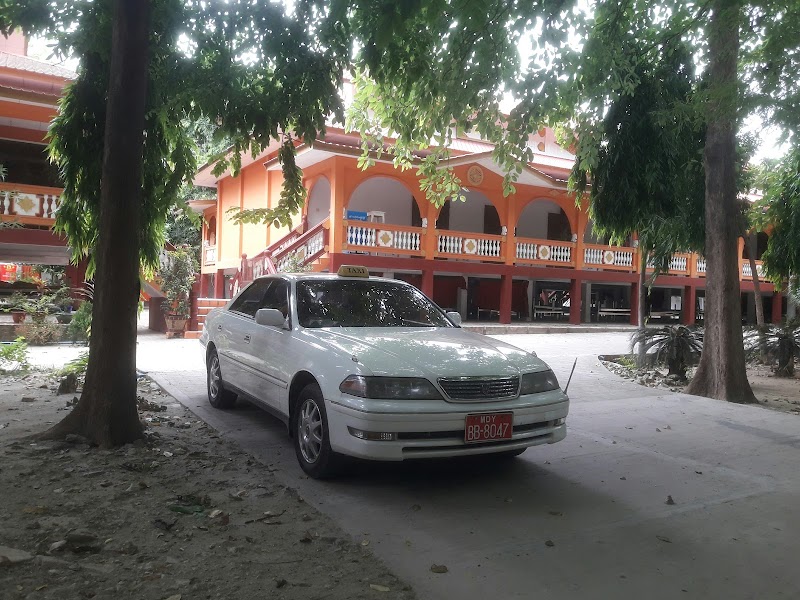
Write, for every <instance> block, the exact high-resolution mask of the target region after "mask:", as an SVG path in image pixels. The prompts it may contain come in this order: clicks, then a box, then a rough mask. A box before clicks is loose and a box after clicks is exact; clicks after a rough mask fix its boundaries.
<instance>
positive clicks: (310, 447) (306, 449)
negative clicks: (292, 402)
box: [297, 398, 324, 464]
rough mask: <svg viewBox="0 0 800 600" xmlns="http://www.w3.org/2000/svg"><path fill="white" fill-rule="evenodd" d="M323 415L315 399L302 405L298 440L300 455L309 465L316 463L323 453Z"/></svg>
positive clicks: (307, 400)
mask: <svg viewBox="0 0 800 600" xmlns="http://www.w3.org/2000/svg"><path fill="white" fill-rule="evenodd" d="M323 436H324V431H323V428H322V415H321V414H320V412H319V406H317V403H316V402H315V401H314V399H313V398H307V399H306V400H303V403H302V404H301V405H300V415H299V417H298V419H297V438H298V443H299V444H300V453H301V454H302V455H303V459H305V461H306V462H308V463H312V464H313V463H315V462H317V460H318V459H319V455H320V452H321V451H322V439H323Z"/></svg>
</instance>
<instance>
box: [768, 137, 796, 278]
mask: <svg viewBox="0 0 800 600" xmlns="http://www.w3.org/2000/svg"><path fill="white" fill-rule="evenodd" d="M771 182H772V184H773V185H772V186H771V187H769V188H768V189H767V190H766V195H765V197H764V199H763V201H762V202H760V203H759V205H758V209H759V212H761V214H762V215H763V220H764V221H767V222H769V223H770V224H772V226H773V228H772V231H771V233H770V236H769V242H768V243H767V249H766V251H765V252H764V254H763V255H762V256H761V260H762V263H763V266H764V271H765V272H766V274H767V277H769V278H770V279H771V280H772V281H773V282H774V283H775V284H776V285H778V286H779V287H780V286H782V285H783V283H784V281H785V280H786V279H788V278H789V277H791V276H796V275H797V274H798V273H800V148H795V149H794V150H793V151H792V152H791V153H790V154H789V155H788V156H787V157H786V158H785V159H784V161H783V162H782V163H781V165H780V166H779V167H778V169H777V170H776V172H775V174H774V176H773V177H772V178H771Z"/></svg>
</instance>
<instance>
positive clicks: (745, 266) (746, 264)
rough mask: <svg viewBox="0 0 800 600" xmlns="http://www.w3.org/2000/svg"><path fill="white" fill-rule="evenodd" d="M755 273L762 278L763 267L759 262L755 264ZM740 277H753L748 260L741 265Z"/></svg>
mask: <svg viewBox="0 0 800 600" xmlns="http://www.w3.org/2000/svg"><path fill="white" fill-rule="evenodd" d="M756 273H758V276H759V277H763V276H764V267H763V265H762V264H761V263H760V262H757V263H756ZM742 277H750V278H752V277H753V269H751V268H750V261H749V260H748V261H746V262H743V263H742Z"/></svg>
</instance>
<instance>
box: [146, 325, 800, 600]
mask: <svg viewBox="0 0 800 600" xmlns="http://www.w3.org/2000/svg"><path fill="white" fill-rule="evenodd" d="M502 337H503V339H506V340H507V341H509V342H511V343H514V344H516V345H518V346H521V347H524V348H529V349H535V350H536V351H537V352H538V353H539V355H540V356H541V357H542V358H544V359H545V360H547V361H548V362H549V363H550V364H551V366H552V367H553V368H554V370H555V371H556V373H557V375H558V376H559V378H560V379H561V381H562V384H563V383H565V382H566V378H567V375H568V373H569V369H570V367H571V366H572V361H573V360H574V358H575V357H576V356H578V367H577V369H576V373H575V377H574V379H573V382H572V385H571V387H570V396H571V398H572V407H571V413H570V417H569V419H568V425H569V434H568V436H567V439H566V440H565V441H563V442H561V443H558V444H555V445H553V446H546V447H537V448H532V449H529V450H528V451H527V452H526V453H525V454H523V455H522V456H521V457H519V458H518V459H515V460H509V461H506V462H498V461H493V460H480V461H475V460H471V461H441V462H436V463H425V464H364V465H360V466H359V467H358V468H357V469H355V470H354V471H353V472H352V473H351V474H349V475H348V476H346V477H344V478H342V479H340V480H337V481H333V482H317V481H313V480H309V479H306V478H304V477H302V476H301V471H300V469H299V467H297V466H296V463H295V458H294V454H293V451H292V448H291V445H290V443H289V440H288V438H287V437H286V435H285V433H284V431H283V428H282V427H281V426H280V425H279V424H278V423H277V422H276V421H275V420H273V419H272V418H271V417H269V416H267V415H266V414H264V413H262V412H261V411H259V410H257V409H255V408H252V407H250V406H249V405H244V406H241V407H240V408H239V409H237V410H234V411H228V412H222V411H216V410H214V409H212V408H210V406H209V405H208V403H207V401H206V398H205V388H204V383H205V381H204V373H203V371H202V352H201V348H200V347H199V345H198V344H197V342H194V341H191V342H190V341H183V340H180V341H174V340H173V341H166V340H163V339H162V338H160V337H153V336H142V338H141V341H140V345H139V366H140V368H143V369H145V370H147V371H150V372H151V374H152V375H153V376H154V377H155V378H156V379H157V380H158V381H159V382H160V383H161V384H162V385H163V386H164V387H165V388H166V389H167V390H168V391H169V392H171V393H172V394H174V395H175V396H176V397H177V398H178V399H179V400H181V401H182V402H184V403H185V404H186V405H187V406H188V407H189V408H190V409H191V410H193V411H195V412H196V413H197V414H198V416H200V417H201V418H203V419H205V420H206V421H207V422H209V423H210V424H211V425H213V426H214V427H215V428H217V429H219V430H220V431H222V432H223V433H225V434H226V435H228V436H229V437H231V438H232V439H234V440H236V441H237V442H238V443H239V444H241V446H242V447H243V448H245V449H246V450H247V451H248V452H250V453H252V454H255V455H257V456H259V457H260V458H261V459H263V460H265V461H267V462H268V463H272V464H274V465H276V466H277V467H279V468H280V472H281V473H282V475H281V476H282V477H284V479H285V482H286V483H287V484H288V485H291V486H292V487H296V488H298V489H299V491H300V493H301V494H302V495H303V496H304V497H305V498H306V499H307V500H308V501H310V502H311V503H312V504H314V505H316V506H317V507H318V508H319V509H320V510H322V511H323V512H325V513H327V514H329V515H331V516H332V517H334V519H336V520H337V521H338V522H339V524H340V525H341V526H342V527H343V528H344V529H345V530H347V531H348V532H350V533H351V534H352V535H353V536H354V537H356V538H357V539H368V540H370V547H371V548H372V549H373V550H374V552H375V553H376V554H378V555H379V556H380V557H381V558H383V559H384V560H385V561H386V562H387V564H388V565H389V566H390V568H391V569H392V570H393V571H395V572H396V573H397V574H398V575H400V576H401V577H403V578H404V579H406V580H407V581H408V582H409V583H411V584H412V585H413V586H414V587H415V589H416V590H417V591H418V593H419V597H420V598H423V599H426V600H436V599H442V600H449V599H453V598H458V599H459V600H470V599H476V600H477V599H485V598H498V599H507V598H509V599H510V598H552V599H565V598H576V599H577V598H581V599H584V598H648V599H657V598H664V599H667V598H670V599H671V598H704V599H705V598H725V599H734V598H797V597H800V570H798V569H797V567H796V562H797V557H798V556H800V535H799V534H800V529H799V528H798V523H800V493H799V492H800V483H798V473H800V418H798V417H797V416H794V415H788V414H783V413H777V412H772V411H769V410H766V409H762V408H759V407H749V406H736V405H731V404H727V403H724V402H719V401H714V400H708V399H703V398H696V397H692V396H686V395H681V394H662V393H660V392H659V391H656V390H651V389H647V388H643V387H640V386H636V385H633V384H630V383H627V382H623V381H621V380H619V379H617V378H616V377H615V376H613V375H611V374H610V373H608V372H607V371H606V370H605V369H604V367H603V366H602V365H601V364H600V363H599V362H598V361H597V359H596V356H597V354H599V353H614V352H623V351H625V349H626V346H627V336H626V335H625V334H614V333H602V334H595V333H592V334H566V335H519V336H502ZM240 404H241V403H240ZM668 497H671V498H672V502H667V499H668ZM434 563H435V564H444V565H446V566H447V567H448V570H449V571H448V573H446V574H434V573H432V572H431V571H430V566H431V565H432V564H434Z"/></svg>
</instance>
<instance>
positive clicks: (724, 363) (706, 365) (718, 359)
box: [686, 0, 756, 402]
mask: <svg viewBox="0 0 800 600" xmlns="http://www.w3.org/2000/svg"><path fill="white" fill-rule="evenodd" d="M711 7H712V14H711V21H710V23H709V27H708V40H709V60H710V68H709V88H708V95H709V100H708V101H707V131H706V145H705V150H704V163H705V172H706V202H705V217H706V252H705V255H706V261H707V264H708V269H707V271H706V311H705V343H704V349H703V355H702V357H701V359H700V364H699V366H698V367H697V371H696V373H695V376H694V378H693V379H692V381H691V383H690V384H689V386H688V387H687V389H686V392H687V393H689V394H696V395H699V396H708V397H711V398H718V399H720V400H729V401H731V402H756V399H755V396H754V395H753V391H752V390H751V389H750V383H749V382H748V381H747V373H746V371H745V360H744V345H743V342H742V322H741V300H740V297H741V290H740V286H739V259H738V256H737V254H738V242H737V240H738V238H739V226H738V225H739V206H738V204H737V198H736V173H735V162H736V132H735V129H734V128H735V123H736V109H737V83H738V81H737V57H738V52H739V22H740V18H741V7H740V3H739V2H737V1H731V0H712V2H711Z"/></svg>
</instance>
